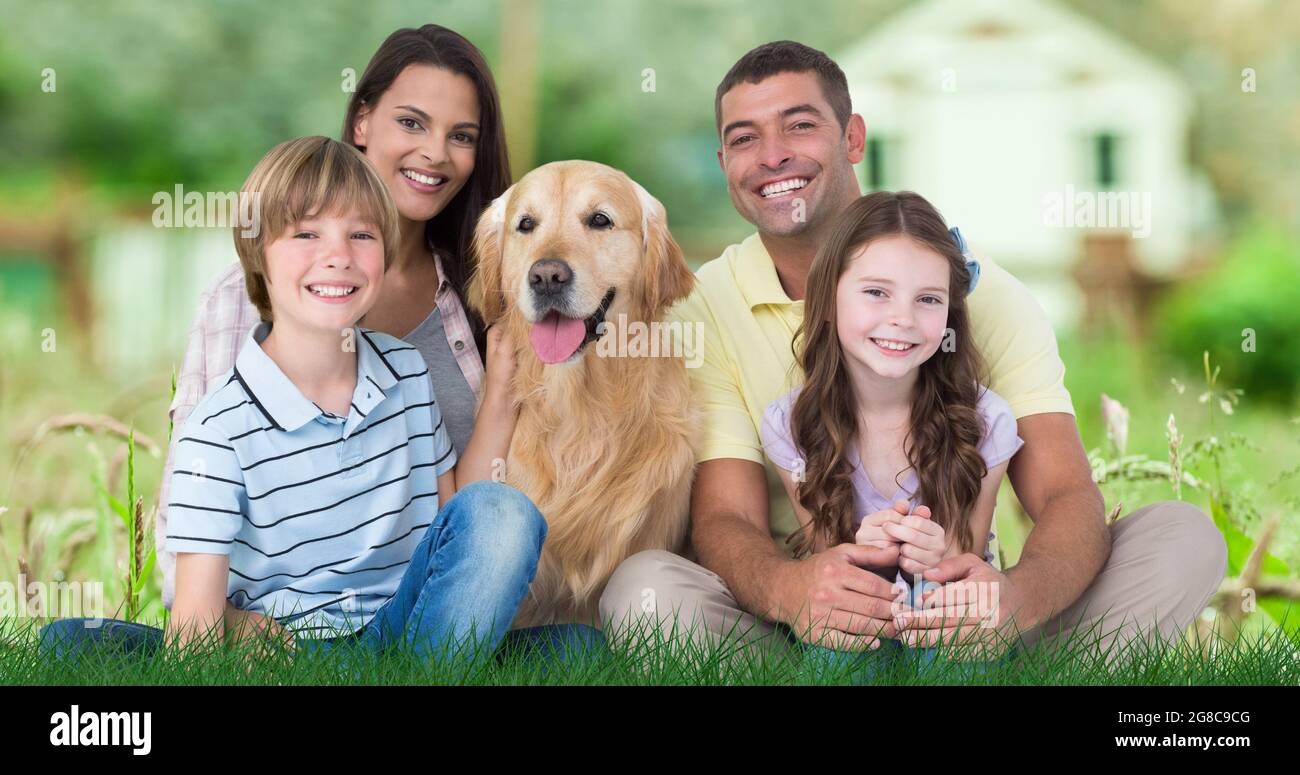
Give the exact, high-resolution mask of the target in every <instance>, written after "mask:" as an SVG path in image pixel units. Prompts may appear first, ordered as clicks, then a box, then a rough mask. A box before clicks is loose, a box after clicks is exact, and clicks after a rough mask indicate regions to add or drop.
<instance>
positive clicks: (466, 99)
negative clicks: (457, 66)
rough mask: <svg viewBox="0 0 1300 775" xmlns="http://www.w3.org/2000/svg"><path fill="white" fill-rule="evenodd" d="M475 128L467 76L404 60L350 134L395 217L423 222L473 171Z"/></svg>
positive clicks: (475, 108) (475, 107) (474, 100)
mask: <svg viewBox="0 0 1300 775" xmlns="http://www.w3.org/2000/svg"><path fill="white" fill-rule="evenodd" d="M479 129H480V127H479V101H478V91H477V90H476V89H475V88H474V82H473V81H471V80H470V79H469V78H467V77H465V76H463V75H459V74H456V73H453V72H451V71H450V70H445V69H443V68H440V67H433V66H431V65H409V66H408V67H406V69H404V70H402V72H401V73H399V74H398V76H397V78H395V79H394V80H393V83H392V84H391V85H390V86H389V87H388V90H387V91H385V92H384V93H383V95H382V96H381V97H380V98H379V101H378V102H377V103H376V104H374V105H370V106H367V107H366V108H365V109H363V112H362V113H361V115H360V116H358V118H357V121H356V126H355V127H354V129H353V137H352V140H353V142H354V143H355V144H356V145H357V146H358V147H360V148H363V149H365V151H364V152H365V154H366V157H367V158H368V159H370V162H371V163H372V164H374V165H375V169H377V170H378V171H379V176H380V177H381V178H383V180H384V183H385V184H387V186H388V190H389V191H390V192H391V193H392V195H393V201H394V202H395V203H396V204H397V212H398V213H399V214H400V215H401V216H402V218H404V219H406V220H411V221H427V220H429V219H430V218H433V217H434V216H435V215H437V214H438V213H440V212H442V210H443V208H444V207H446V206H447V203H449V202H450V201H451V200H452V199H453V198H454V197H455V196H456V194H457V192H459V191H460V189H461V188H462V187H463V186H464V185H465V181H467V180H469V176H470V174H471V173H473V172H474V155H475V151H476V149H477V146H478V140H479Z"/></svg>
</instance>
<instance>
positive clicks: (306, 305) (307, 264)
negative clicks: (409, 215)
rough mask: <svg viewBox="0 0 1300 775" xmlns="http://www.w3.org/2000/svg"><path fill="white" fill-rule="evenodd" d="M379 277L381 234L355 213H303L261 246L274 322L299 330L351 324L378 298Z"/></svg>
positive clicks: (381, 272)
mask: <svg viewBox="0 0 1300 775" xmlns="http://www.w3.org/2000/svg"><path fill="white" fill-rule="evenodd" d="M383 277H384V243H383V235H382V234H381V232H380V230H379V227H378V226H376V225H375V224H373V223H371V222H370V221H369V220H367V219H365V218H363V217H361V216H360V215H359V214H357V213H345V214H339V213H330V214H324V215H313V216H308V217H307V218H304V219H303V220H301V221H298V222H297V223H291V224H289V226H288V227H286V228H285V230H284V232H283V233H282V234H281V235H280V236H279V237H278V238H277V239H275V240H274V241H273V242H271V243H270V244H269V245H267V247H266V290H267V294H268V295H269V296H270V298H271V308H272V310H273V314H274V319H275V323H276V325H280V324H282V323H287V324H288V326H290V327H292V328H294V329H296V330H298V331H328V332H331V333H334V334H335V335H337V334H338V332H340V331H342V330H344V329H347V328H351V327H352V326H353V325H354V324H355V323H356V322H357V321H358V320H360V319H361V317H362V316H363V315H365V313H366V312H367V311H368V310H369V309H370V308H371V306H373V305H374V303H375V301H376V299H378V297H379V288H380V283H381V281H382V280H383Z"/></svg>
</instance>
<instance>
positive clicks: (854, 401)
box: [762, 191, 1023, 607]
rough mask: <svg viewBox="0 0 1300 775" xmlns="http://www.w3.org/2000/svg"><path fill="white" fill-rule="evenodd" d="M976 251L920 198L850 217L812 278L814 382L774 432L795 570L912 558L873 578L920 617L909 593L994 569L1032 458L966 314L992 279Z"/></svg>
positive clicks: (809, 332) (804, 352) (873, 203)
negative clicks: (810, 557) (1017, 457)
mask: <svg viewBox="0 0 1300 775" xmlns="http://www.w3.org/2000/svg"><path fill="white" fill-rule="evenodd" d="M964 250H965V245H964V244H963V243H962V242H961V237H960V234H959V233H957V230H956V229H953V230H952V231H951V232H950V231H949V230H948V228H947V226H946V225H945V224H944V221H943V218H942V216H940V215H939V213H938V212H937V211H936V210H935V209H934V207H933V206H931V205H930V203H929V202H927V201H926V200H925V199H923V198H921V197H920V196H918V195H917V194H914V193H911V192H899V193H893V192H884V191H882V192H876V193H873V194H869V195H867V196H864V197H862V198H861V199H859V200H857V201H856V202H854V203H853V204H852V205H850V206H849V207H848V208H847V209H846V210H845V212H844V214H843V215H842V216H841V219H840V220H839V222H838V223H837V224H836V226H835V228H834V230H833V232H832V233H831V234H830V235H829V236H828V238H827V240H826V242H825V244H824V245H823V246H822V248H821V250H820V251H819V252H818V254H817V257H816V258H815V259H814V261H813V265H812V267H811V269H810V271H809V274H808V291H807V295H806V297H805V311H804V319H803V322H802V323H801V324H800V327H799V329H798V331H797V332H796V334H795V340H794V350H795V360H796V362H797V363H798V364H799V365H800V367H801V368H802V371H803V375H804V380H805V381H804V383H803V384H802V385H801V386H799V387H797V388H795V389H794V390H791V391H790V392H789V393H787V394H785V395H783V396H781V397H780V398H778V399H777V400H776V401H773V402H772V403H771V404H770V405H769V406H768V407H767V409H766V411H765V413H764V418H763V427H762V436H763V443H764V448H765V451H766V453H767V455H768V457H769V458H771V460H772V461H773V463H775V465H776V467H777V472H778V475H779V476H780V478H781V480H782V482H783V483H784V484H785V488H786V492H787V493H788V495H789V497H790V499H791V501H792V502H793V503H794V507H795V512H796V513H797V514H798V516H799V520H800V523H801V526H802V527H801V530H800V531H798V532H797V533H795V534H794V535H792V536H791V539H792V540H793V541H794V553H795V556H796V557H801V556H804V555H807V554H809V553H817V552H820V551H823V550H825V549H827V548H829V547H831V546H834V545H836V544H838V543H841V542H850V541H852V542H856V543H861V544H870V545H873V546H877V547H881V548H886V547H888V546H891V545H896V546H898V548H899V560H898V566H897V567H896V568H872V569H870V570H872V571H873V572H876V573H878V574H880V575H882V576H884V577H885V578H887V579H888V578H891V577H893V578H895V579H896V581H897V583H898V584H900V585H901V588H902V590H903V591H904V592H907V593H908V596H909V597H908V599H909V600H910V602H911V603H912V605H913V606H914V607H919V606H920V602H919V596H920V594H921V592H922V591H923V590H922V589H921V587H922V584H921V583H917V584H916V586H917V589H916V590H915V594H912V592H911V591H910V590H909V589H908V583H907V578H908V577H911V578H914V579H915V580H916V581H917V582H921V581H922V580H921V576H920V574H921V573H922V572H924V571H925V570H928V569H930V568H933V567H934V566H936V565H938V564H939V562H940V561H941V560H943V559H944V558H946V557H952V556H955V555H957V554H961V553H965V552H973V553H975V554H977V555H980V556H982V557H984V559H985V560H986V561H989V562H992V560H993V555H992V553H991V552H990V551H989V549H988V542H989V540H991V539H992V538H993V537H994V536H993V533H992V532H991V527H992V524H993V508H994V505H995V503H996V500H997V492H998V485H999V483H1000V482H1001V480H1002V476H1003V474H1004V473H1005V472H1006V469H1007V465H1008V461H1009V460H1010V458H1011V456H1012V455H1013V454H1015V453H1016V451H1017V450H1019V448H1020V446H1021V445H1022V444H1023V441H1021V440H1020V438H1019V437H1018V436H1017V435H1016V420H1015V417H1014V415H1013V414H1012V413H1011V409H1010V407H1009V406H1008V405H1007V403H1006V401H1005V400H1003V399H1002V398H1001V397H1000V396H998V395H997V394H995V393H994V392H993V391H991V390H989V389H987V388H986V387H983V386H981V384H980V375H981V374H982V372H983V365H982V363H981V359H980V356H979V353H978V352H977V351H976V349H975V345H974V342H973V340H972V338H971V331H970V321H969V319H968V317H967V311H966V298H965V297H966V295H967V293H969V292H970V290H972V289H973V287H974V278H975V277H978V265H977V264H975V263H974V262H973V261H972V262H970V263H969V264H968V262H967V260H966V258H965V257H964V256H963V252H964ZM986 536H987V538H986ZM904 574H907V576H906V577H905V576H904ZM931 583H933V582H931Z"/></svg>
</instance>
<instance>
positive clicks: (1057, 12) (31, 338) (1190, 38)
mask: <svg viewBox="0 0 1300 775" xmlns="http://www.w3.org/2000/svg"><path fill="white" fill-rule="evenodd" d="M1292 5H1293V4H1291V3H1288V2H1285V1H1284V0H1276V1H1273V2H1268V1H1265V0H1240V1H1238V2H1233V3H1222V2H1215V1H1213V0H1149V1H1148V2H1133V1H1131V0H1096V1H1095V2H1084V1H1083V0H1073V1H1071V0H922V1H920V2H900V0H854V1H852V2H850V1H848V0H842V1H840V2H824V3H811V2H809V3H789V2H774V1H769V0H762V1H759V0H751V1H750V2H733V1H732V0H696V1H695V2H684V1H683V2H656V3H637V2H624V1H622V0H607V2H604V3H600V4H590V3H583V2H559V1H551V2H546V1H543V0H498V1H496V2H493V1H491V0H476V1H475V2H437V3H430V2H427V1H423V2H389V3H368V2H367V3H361V2H320V1H319V0H311V1H310V2H276V3H267V2H264V1H263V0H232V1H230V2H221V3H209V2H198V1H197V0H181V1H175V2H165V3H163V2H129V1H121V2H113V3H102V4H101V3H74V2H44V3H39V4H33V3H29V2H11V0H3V2H0V19H3V24H0V73H2V74H3V77H2V80H0V463H3V468H2V469H0V508H7V509H8V512H7V513H2V514H0V579H11V580H16V579H17V577H18V574H19V570H20V567H21V568H24V569H26V570H27V571H28V572H29V573H30V575H31V576H32V577H40V578H53V577H55V574H62V576H66V577H70V578H92V579H93V578H99V579H103V580H105V581H106V583H107V584H108V586H109V598H110V600H111V601H119V600H121V599H122V597H123V590H122V584H123V582H122V581H121V580H120V578H121V577H124V575H125V573H126V564H125V558H126V556H127V554H128V552H129V551H130V550H129V545H130V542H129V540H128V537H127V535H126V531H125V529H124V528H123V527H122V523H121V521H120V520H119V519H118V516H117V515H116V513H115V511H114V508H113V504H112V501H111V500H110V498H109V497H108V496H109V495H112V496H113V497H114V498H117V499H118V500H119V501H122V502H125V500H126V497H127V496H126V493H127V487H128V483H127V481H126V480H127V471H126V465H125V449H126V446H125V443H124V439H123V438H122V434H123V433H124V432H126V430H127V429H128V428H134V430H135V433H136V442H137V444H136V447H137V450H136V456H135V463H136V466H135V488H136V489H135V492H136V494H137V495H138V497H139V498H140V500H141V503H142V513H143V514H144V515H145V517H146V520H147V521H148V523H149V524H150V525H152V518H151V516H149V515H150V513H151V512H152V509H153V504H154V502H155V500H156V497H157V491H158V479H159V476H160V473H161V469H162V457H161V454H162V450H163V449H164V448H165V446H166V443H167V438H168V425H167V417H166V407H167V404H168V402H169V396H170V381H171V375H172V369H173V367H174V366H175V365H177V364H179V361H180V358H181V354H182V351H183V346H184V341H185V335H186V332H187V330H188V328H189V326H190V325H191V323H192V322H193V316H194V311H195V304H196V302H197V299H198V295H199V292H200V290H201V289H202V288H203V287H204V285H206V283H207V282H208V281H209V280H210V279H211V278H212V277H213V276H214V275H215V274H217V273H218V272H219V271H220V270H221V269H223V268H224V267H226V266H227V265H229V264H230V263H232V262H233V261H235V255H234V251H233V250H232V244H231V237H230V231H229V229H225V228H207V229H205V228H174V229H160V228H156V227H155V226H154V225H153V224H152V220H151V216H152V213H153V210H154V204H153V197H154V195H155V194H156V193H158V192H170V191H173V190H174V189H175V187H176V186H178V185H179V186H182V187H183V189H184V190H186V191H233V190H237V189H238V187H239V185H240V183H241V182H242V181H243V179H244V177H245V176H246V175H247V173H248V171H249V169H250V168H251V167H252V165H253V164H254V163H255V162H256V161H257V159H259V158H260V157H261V156H262V154H263V153H265V152H266V150H268V149H269V148H270V147H271V146H272V145H274V144H276V143H278V142H280V141H282V140H285V139H287V138H290V137H294V136H299V135H306V134H326V135H332V136H337V134H338V132H339V129H340V126H341V123H342V117H343V109H344V106H345V103H346V100H347V98H348V96H349V95H348V93H347V91H346V88H347V83H348V82H349V79H348V74H349V73H353V74H354V75H353V79H354V80H355V77H356V76H359V74H360V73H361V71H362V70H363V69H364V67H365V64H366V62H367V60H368V58H369V57H370V55H371V54H372V53H373V52H374V50H375V48H376V47H377V46H378V45H379V43H380V42H381V41H382V40H383V39H384V38H385V37H386V36H387V35H388V34H389V33H390V32H392V31H393V30H394V29H396V28H398V27H402V26H419V25H420V24H424V23H428V22H435V23H438V24H442V25H445V26H448V27H451V28H453V29H455V30H457V31H459V32H460V33H462V34H464V35H465V36H466V37H468V38H469V39H470V40H472V41H473V42H474V43H476V44H477V45H478V46H479V47H480V48H481V49H482V50H483V51H484V53H485V54H486V55H487V57H488V60H489V62H490V63H491V65H492V68H493V71H494V73H495V76H496V79H497V82H498V85H499V87H500V90H501V94H502V99H503V103H504V111H505V119H506V126H507V132H508V137H509V143H510V151H511V157H512V164H513V166H514V170H515V174H516V176H519V175H522V174H523V173H524V172H526V171H528V170H529V169H532V168H533V167H535V166H537V165H539V164H542V163H545V162H548V161H553V160H557V159H570V158H582V159H591V160H595V161H600V162H604V163H607V164H610V165H613V166H615V167H619V168H621V169H623V170H625V171H627V172H628V173H629V174H630V175H632V177H634V178H635V179H637V180H638V181H640V182H641V183H642V184H644V185H645V186H646V187H647V188H648V189H649V190H650V191H651V192H652V193H653V194H655V195H656V196H657V197H658V198H659V199H661V200H662V201H663V202H664V203H665V205H666V206H667V209H668V214H669V223H670V226H671V227H672V230H673V232H674V234H675V235H676V237H677V239H678V240H679V242H681V244H682V245H683V246H684V248H685V249H686V252H687V255H688V258H689V260H690V261H691V263H692V264H693V265H695V266H698V265H699V264H700V263H703V262H704V261H707V260H709V259H711V258H714V257H715V256H717V255H718V254H719V253H720V252H721V250H722V249H723V248H724V247H725V246H726V245H727V244H729V243H732V242H735V241H739V240H740V239H742V238H743V237H745V236H746V235H747V234H748V233H750V226H749V224H747V223H746V222H744V221H743V220H742V219H741V218H740V217H739V216H738V215H737V214H736V213H735V211H734V210H733V209H732V207H731V203H730V200H729V198H728V196H727V192H726V187H725V184H724V181H723V178H722V174H721V172H720V171H719V169H718V165H717V162H716V158H715V150H716V148H717V145H718V142H717V136H716V132H715V129H714V123H713V94H714V89H715V88H716V85H717V83H718V81H719V80H720V79H721V78H722V76H723V74H724V73H725V72H726V71H727V69H728V68H729V67H730V65H731V64H732V63H733V62H734V61H735V60H736V59H737V58H739V57H740V56H741V55H742V54H744V53H745V52H746V51H747V50H749V49H750V48H752V47H753V46H755V45H758V44H760V43H763V42H766V41H769V40H774V39H781V38H793V39H796V40H799V41H801V42H804V43H807V44H809V45H811V46H814V47H817V48H820V49H822V50H824V51H826V52H827V53H829V54H830V55H831V56H832V57H833V58H835V59H836V60H837V61H838V62H839V63H840V65H841V66H842V67H843V69H844V70H845V72H846V74H847V76H848V79H849V83H850V87H851V91H852V94H853V99H854V109H855V110H856V111H857V112H859V113H861V114H862V115H863V116H864V118H865V120H866V124H867V130H868V148H867V151H868V152H867V159H866V160H865V161H864V163H863V164H862V165H860V167H859V170H858V173H859V179H860V181H861V183H862V186H863V189H864V190H870V189H875V188H887V189H913V190H916V191H918V192H920V193H922V194H923V195H925V196H927V197H928V198H929V199H931V201H933V202H934V203H935V204H936V205H937V206H938V207H939V208H940V210H941V211H942V212H943V213H944V215H945V216H946V217H947V219H948V220H949V221H950V222H951V223H954V224H958V225H960V226H961V228H962V231H963V233H964V234H965V235H966V236H967V237H968V239H969V240H970V241H971V242H972V244H973V245H974V247H975V249H976V252H977V253H979V254H982V255H986V256H990V257H992V258H994V259H995V260H997V261H999V262H1001V263H1002V264H1003V265H1004V266H1006V267H1007V268H1008V269H1010V270H1011V271H1012V272H1013V273H1015V274H1016V275H1017V276H1018V277H1020V278H1021V279H1022V280H1023V281H1024V282H1025V283H1026V284H1027V285H1028V286H1029V287H1030V288H1031V289H1032V290H1033V291H1034V293H1035V295H1036V296H1037V298H1038V299H1039V301H1040V302H1041V303H1042V305H1043V307H1044V308H1045V309H1046V311H1047V312H1048V314H1049V316H1050V318H1051V320H1052V321H1053V323H1054V325H1055V326H1056V329H1057V333H1058V338H1059V340H1060V343H1061V348H1062V353H1063V356H1064V358H1065V361H1066V366H1067V373H1066V383H1067V386H1068V387H1069V388H1070V390H1071V393H1072V395H1073V397H1074V402H1075V406H1076V410H1077V412H1078V415H1079V420H1080V430H1081V433H1082V436H1083V440H1084V444H1085V446H1086V447H1087V448H1088V449H1090V450H1093V451H1094V458H1095V466H1094V467H1095V470H1096V471H1097V472H1098V478H1100V479H1101V480H1102V482H1101V484H1102V487H1103V492H1105V494H1106V496H1107V501H1108V504H1109V505H1110V506H1116V505H1122V510H1123V511H1124V512H1127V511H1128V510H1130V509H1131V508H1134V507H1136V506H1138V505H1141V504H1143V503H1149V502H1152V501H1155V500H1161V499H1166V498H1171V497H1175V495H1178V496H1181V497H1183V498H1185V499H1187V500H1189V501H1192V502H1194V503H1196V504H1197V505H1199V506H1201V507H1202V508H1204V509H1205V510H1206V511H1207V512H1209V513H1212V514H1213V515H1214V517H1215V519H1216V521H1217V522H1218V523H1219V524H1220V527H1221V528H1222V529H1223V530H1224V531H1225V534H1226V535H1227V537H1228V542H1229V546H1230V553H1231V558H1230V570H1229V576H1230V579H1229V581H1228V582H1227V584H1225V591H1224V595H1223V596H1222V597H1221V598H1219V599H1218V600H1217V601H1216V603H1217V605H1216V607H1217V608H1218V611H1219V615H1221V616H1226V617H1230V618H1232V619H1234V620H1237V621H1240V620H1245V621H1246V622H1248V625H1249V626H1251V627H1267V626H1272V621H1274V620H1275V619H1276V618H1278V617H1279V615H1280V611H1281V610H1282V608H1281V607H1282V603H1283V601H1284V600H1285V599H1286V596H1287V595H1288V594H1289V595H1292V596H1295V595H1297V594H1298V592H1297V590H1300V581H1298V580H1297V578H1298V577H1297V572H1296V569H1298V568H1300V518H1297V514H1298V513H1300V472H1298V469H1297V465H1298V463H1300V460H1298V459H1300V455H1297V451H1298V450H1300V404H1298V403H1297V399H1296V394H1297V387H1298V385H1300V291H1298V290H1297V289H1296V278H1297V277H1300V161H1298V160H1300V88H1297V84H1300V14H1297V13H1295V8H1294V7H1292ZM1080 192H1082V194H1083V196H1084V197H1085V199H1086V198H1087V197H1089V196H1100V195H1102V194H1108V195H1109V194H1120V195H1123V197H1128V198H1131V199H1132V201H1138V202H1145V203H1149V209H1148V210H1147V211H1146V212H1145V213H1144V217H1145V220H1144V222H1143V223H1124V224H1116V223H1101V224H1095V225H1086V224H1085V225H1079V224H1078V223H1075V225H1069V223H1068V222H1062V221H1061V220H1060V219H1058V218H1056V217H1055V216H1054V215H1053V213H1054V212H1058V213H1059V211H1054V210H1053V208H1052V202H1053V201H1056V200H1054V197H1055V198H1059V200H1060V201H1062V202H1063V204H1064V208H1065V210H1067V211H1072V210H1074V206H1073V202H1074V201H1075V200H1074V199H1073V198H1072V197H1075V196H1076V195H1078V194H1080ZM1121 201H1129V199H1123V198H1121ZM1069 217H1070V216H1067V218H1069ZM1206 353H1208V356H1207V355H1206ZM1207 357H1208V361H1209V366H1208V368H1207V367H1206V359H1207ZM1237 390H1240V391H1241V392H1240V393H1238V392H1235V391H1237ZM1103 393H1105V394H1107V395H1108V396H1110V397H1111V398H1113V399H1115V400H1116V401H1118V402H1119V403H1120V404H1122V405H1123V407H1125V408H1126V410H1127V419H1126V420H1124V414H1123V413H1122V412H1119V410H1115V411H1114V412H1112V413H1111V415H1109V416H1110V417H1111V418H1112V421H1111V422H1110V423H1109V424H1107V422H1106V420H1105V418H1103V415H1102V411H1101V395H1102V394H1103ZM1171 416H1172V418H1173V420H1172V422H1173V427H1174V428H1175V429H1176V430H1175V431H1173V432H1172V435H1173V436H1174V438H1175V439H1177V438H1179V437H1181V439H1182V441H1181V443H1179V444H1175V445H1172V446H1175V447H1176V449H1175V450H1173V451H1174V452H1175V453H1176V455H1177V458H1178V459H1177V461H1174V467H1177V468H1181V469H1182V470H1183V471H1184V473H1185V474H1186V475H1185V477H1184V478H1183V480H1182V482H1181V484H1180V485H1179V488H1178V490H1177V492H1176V491H1175V487H1174V484H1173V482H1172V480H1171V477H1170V468H1171V443H1170V435H1171V431H1170V423H1171ZM1121 421H1122V422H1121ZM78 429H80V430H78ZM1108 430H1109V432H1108ZM998 523H999V527H1000V530H999V535H1000V536H1003V543H1002V546H1001V549H1002V551H1003V553H1004V555H1005V562H1007V563H1012V562H1014V561H1015V558H1016V557H1017V556H1018V553H1019V548H1020V542H1021V540H1022V537H1023V534H1024V532H1025V528H1026V525H1027V521H1026V520H1025V518H1024V517H1023V514H1022V513H1021V512H1020V511H1019V509H1018V506H1017V504H1016V502H1015V499H1014V496H1013V495H1012V494H1011V493H1010V490H1009V489H1008V490H1007V491H1006V492H1004V493H1003V499H1002V507H1001V508H999V511H998ZM1266 538H1267V540H1264V539H1266ZM1261 543H1264V546H1263V547H1262V548H1261V547H1260V544H1261ZM1253 551H1258V552H1259V553H1260V557H1261V558H1263V561H1262V562H1261V563H1260V568H1261V570H1260V573H1259V574H1257V575H1256V576H1254V577H1252V578H1246V579H1242V578H1239V577H1238V576H1239V574H1240V573H1241V572H1242V571H1243V569H1244V568H1246V567H1247V565H1248V559H1249V557H1250V555H1251V553H1252V552H1253ZM1234 579H1235V581H1234ZM1232 583H1238V584H1239V585H1244V586H1247V587H1251V588H1258V589H1260V590H1264V591H1263V592H1261V594H1260V596H1259V600H1260V601H1261V603H1260V610H1261V611H1266V612H1267V613H1268V614H1269V616H1264V615H1258V616H1257V615H1253V614H1252V612H1251V611H1250V610H1243V605H1242V602H1241V601H1242V596H1241V595H1240V590H1239V589H1238V588H1237V587H1231V586H1230V585H1231V584H1232ZM142 595H143V598H142V599H143V601H144V603H145V605H144V611H145V614H146V615H156V614H157V613H158V606H159V604H158V596H157V580H156V579H153V578H150V579H147V580H146V584H145V587H144V591H143V593H142ZM115 604H116V603H114V605H115ZM1210 616H1211V614H1210V613H1209V612H1207V620H1208V619H1209V618H1210ZM1270 616H1271V617H1273V618H1270ZM1297 624H1300V622H1295V621H1292V622H1291V623H1290V627H1291V628H1295V629H1294V630H1293V631H1295V630H1300V627H1297V626H1296V625H1297Z"/></svg>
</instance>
